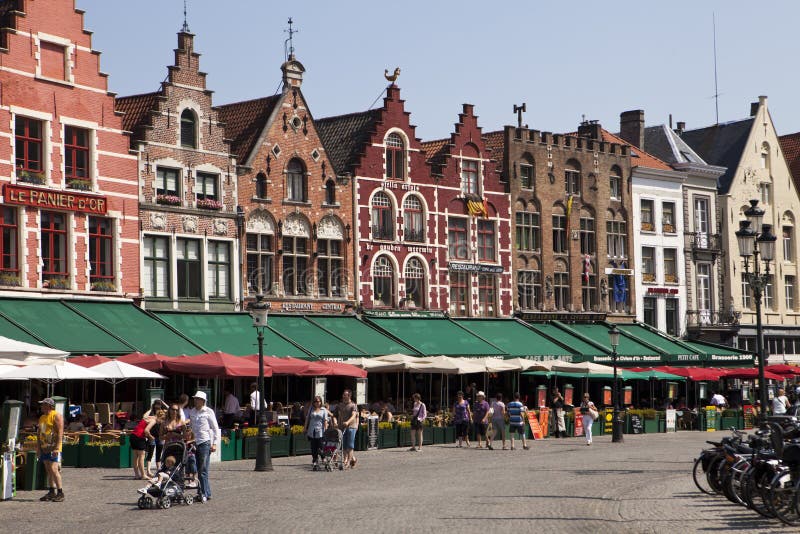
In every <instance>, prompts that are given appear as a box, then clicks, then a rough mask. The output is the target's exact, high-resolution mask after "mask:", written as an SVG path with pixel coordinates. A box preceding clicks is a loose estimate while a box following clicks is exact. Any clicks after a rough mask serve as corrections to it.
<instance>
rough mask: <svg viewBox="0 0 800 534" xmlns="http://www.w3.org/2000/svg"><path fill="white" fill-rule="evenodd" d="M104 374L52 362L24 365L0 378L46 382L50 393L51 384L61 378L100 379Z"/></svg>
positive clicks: (72, 365) (50, 393) (70, 364)
mask: <svg viewBox="0 0 800 534" xmlns="http://www.w3.org/2000/svg"><path fill="white" fill-rule="evenodd" d="M104 378H106V377H105V376H103V375H101V374H99V373H97V372H95V371H92V370H90V369H86V368H85V367H81V366H80V365H75V364H74V363H69V362H54V363H51V364H49V365H25V366H23V367H17V368H16V369H14V370H11V371H8V372H6V373H3V374H0V380H17V379H22V380H25V379H28V380H38V381H40V382H44V383H45V384H47V394H48V396H49V395H52V389H53V384H55V383H56V382H61V381H62V380H102V379H104Z"/></svg>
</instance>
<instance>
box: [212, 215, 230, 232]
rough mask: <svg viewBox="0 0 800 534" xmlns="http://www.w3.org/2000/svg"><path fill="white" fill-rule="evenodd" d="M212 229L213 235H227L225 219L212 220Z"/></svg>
mask: <svg viewBox="0 0 800 534" xmlns="http://www.w3.org/2000/svg"><path fill="white" fill-rule="evenodd" d="M213 227H214V234H215V235H227V233H228V221H227V219H214V225H213Z"/></svg>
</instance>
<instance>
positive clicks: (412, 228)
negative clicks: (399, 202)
mask: <svg viewBox="0 0 800 534" xmlns="http://www.w3.org/2000/svg"><path fill="white" fill-rule="evenodd" d="M413 202H416V203H417V204H416V205H412V203H413ZM417 215H418V216H417ZM403 223H404V226H405V228H404V234H405V240H406V241H414V242H418V243H422V242H424V241H425V219H424V217H423V210H422V201H421V200H420V199H419V197H416V196H411V197H408V198H407V199H406V200H405V201H404V202H403Z"/></svg>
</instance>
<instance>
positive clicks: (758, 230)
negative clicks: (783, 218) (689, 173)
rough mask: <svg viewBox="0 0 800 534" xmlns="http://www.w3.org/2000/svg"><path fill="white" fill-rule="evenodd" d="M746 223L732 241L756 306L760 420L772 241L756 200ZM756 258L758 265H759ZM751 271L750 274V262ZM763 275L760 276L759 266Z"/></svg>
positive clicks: (763, 413) (764, 404)
mask: <svg viewBox="0 0 800 534" xmlns="http://www.w3.org/2000/svg"><path fill="white" fill-rule="evenodd" d="M744 215H745V217H747V220H745V221H739V230H738V231H737V232H736V239H737V240H738V241H739V255H740V256H741V257H742V259H743V260H744V275H745V277H746V279H747V283H748V284H749V285H750V288H751V289H752V290H753V300H755V303H756V352H758V387H759V400H760V401H761V411H760V412H759V413H760V414H761V417H762V418H764V417H765V416H766V410H767V386H766V384H765V381H764V365H765V362H764V359H765V355H764V327H763V325H762V324H761V297H762V295H763V294H764V291H765V290H766V288H767V285H768V284H769V283H770V281H771V276H770V271H769V264H770V262H771V261H772V260H774V259H775V241H776V240H777V237H775V234H773V233H772V225H771V224H762V221H763V220H764V210H763V209H762V208H759V207H758V200H751V201H750V207H749V208H748V209H747V210H746V211H745V212H744ZM759 256H760V257H761V261H759ZM750 258H752V259H753V261H752V268H753V270H752V271H750V267H751V262H750ZM762 261H763V263H764V272H763V273H762V272H761V262H762Z"/></svg>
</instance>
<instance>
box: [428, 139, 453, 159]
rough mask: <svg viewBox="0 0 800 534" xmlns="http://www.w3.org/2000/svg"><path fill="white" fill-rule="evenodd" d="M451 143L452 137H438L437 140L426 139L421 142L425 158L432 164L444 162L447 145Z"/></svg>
mask: <svg viewBox="0 0 800 534" xmlns="http://www.w3.org/2000/svg"><path fill="white" fill-rule="evenodd" d="M448 144H450V138H449V137H448V138H446V139H437V140H435V141H425V142H423V143H422V144H421V146H422V152H423V153H424V154H425V159H426V161H427V162H428V163H430V164H432V165H442V164H444V159H445V157H447V153H448V151H447V145H448Z"/></svg>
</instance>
